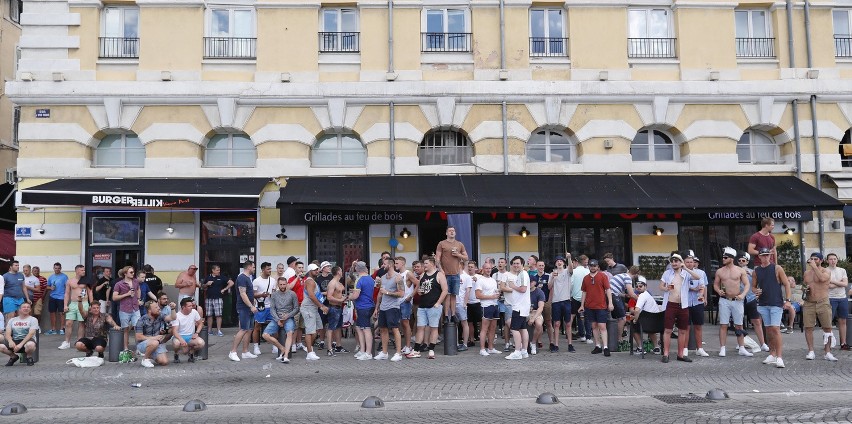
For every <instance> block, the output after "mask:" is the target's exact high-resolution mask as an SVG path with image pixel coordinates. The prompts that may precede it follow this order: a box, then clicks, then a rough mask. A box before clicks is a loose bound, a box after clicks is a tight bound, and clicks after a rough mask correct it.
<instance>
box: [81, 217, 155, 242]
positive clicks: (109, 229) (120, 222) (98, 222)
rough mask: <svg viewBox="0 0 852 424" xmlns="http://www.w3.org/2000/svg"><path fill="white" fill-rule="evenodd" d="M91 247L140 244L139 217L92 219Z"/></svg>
mask: <svg viewBox="0 0 852 424" xmlns="http://www.w3.org/2000/svg"><path fill="white" fill-rule="evenodd" d="M89 219H90V222H89V230H90V231H91V239H90V243H89V245H90V246H106V245H113V246H115V245H128V244H129V245H135V244H139V240H140V233H141V228H142V227H141V221H140V219H139V218H137V217H106V216H104V217H91V218H89Z"/></svg>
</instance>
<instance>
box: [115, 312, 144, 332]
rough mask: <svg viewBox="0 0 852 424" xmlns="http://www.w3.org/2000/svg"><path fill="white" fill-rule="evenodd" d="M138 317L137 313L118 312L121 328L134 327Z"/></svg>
mask: <svg viewBox="0 0 852 424" xmlns="http://www.w3.org/2000/svg"><path fill="white" fill-rule="evenodd" d="M140 317H141V316H140V315H139V311H133V312H122V311H118V320H119V321H121V328H127V327H136V322H137V321H139V318H140Z"/></svg>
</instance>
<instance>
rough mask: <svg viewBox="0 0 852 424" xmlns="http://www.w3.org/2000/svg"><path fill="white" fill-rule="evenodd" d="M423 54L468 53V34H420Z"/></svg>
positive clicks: (469, 36) (469, 38) (469, 34)
mask: <svg viewBox="0 0 852 424" xmlns="http://www.w3.org/2000/svg"><path fill="white" fill-rule="evenodd" d="M420 35H421V39H422V41H421V47H420V48H421V51H423V52H469V51H470V41H471V38H472V37H471V33H469V32H421V33H420Z"/></svg>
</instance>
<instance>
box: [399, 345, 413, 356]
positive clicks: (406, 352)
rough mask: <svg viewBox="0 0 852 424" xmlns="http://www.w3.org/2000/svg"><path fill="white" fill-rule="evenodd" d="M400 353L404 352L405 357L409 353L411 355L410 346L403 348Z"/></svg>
mask: <svg viewBox="0 0 852 424" xmlns="http://www.w3.org/2000/svg"><path fill="white" fill-rule="evenodd" d="M400 352H402V354H403V355H408V354H409V353H411V348H410V347H408V346H405V347H403V348H402V350H401V351H400Z"/></svg>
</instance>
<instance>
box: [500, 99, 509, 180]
mask: <svg viewBox="0 0 852 424" xmlns="http://www.w3.org/2000/svg"><path fill="white" fill-rule="evenodd" d="M500 105H501V106H502V115H503V175H509V134H507V131H508V124H507V123H506V101H505V100H503V102H502V103H501V104H500Z"/></svg>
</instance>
